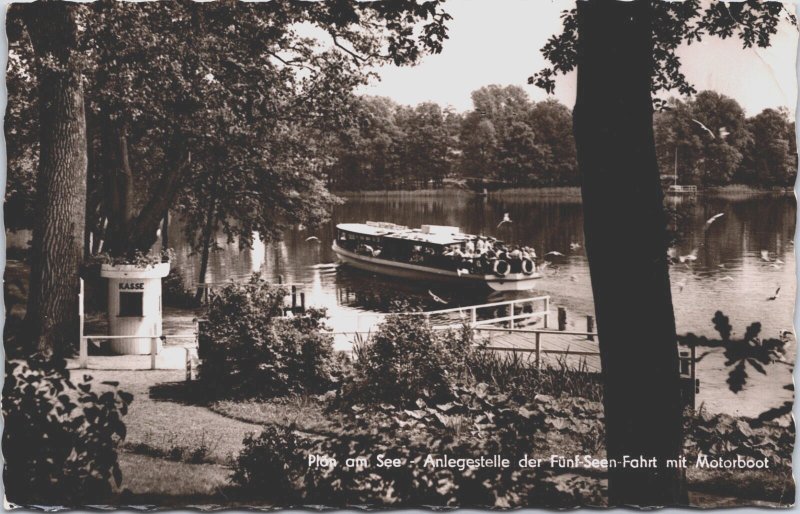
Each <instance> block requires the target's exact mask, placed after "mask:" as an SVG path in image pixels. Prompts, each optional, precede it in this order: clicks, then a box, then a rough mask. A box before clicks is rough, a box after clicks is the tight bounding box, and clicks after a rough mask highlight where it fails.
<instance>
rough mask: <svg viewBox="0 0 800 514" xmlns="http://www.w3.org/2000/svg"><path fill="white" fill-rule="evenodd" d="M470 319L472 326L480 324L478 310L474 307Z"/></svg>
mask: <svg viewBox="0 0 800 514" xmlns="http://www.w3.org/2000/svg"><path fill="white" fill-rule="evenodd" d="M470 318H471V319H470V324H471V325H472V326H473V327H474V326H475V325H476V324H477V323H478V309H477V308H476V307H475V306H474V305H473V306H472V313H471V315H470Z"/></svg>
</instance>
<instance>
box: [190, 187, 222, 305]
mask: <svg viewBox="0 0 800 514" xmlns="http://www.w3.org/2000/svg"><path fill="white" fill-rule="evenodd" d="M212 191H214V192H216V188H215V187H212ZM216 211H217V200H216V196H215V195H212V201H211V206H210V207H209V209H208V213H206V223H205V226H204V227H203V235H202V237H203V241H202V244H203V248H202V250H201V251H202V253H201V254H200V272H199V273H198V276H197V284H198V286H197V291H196V292H195V295H194V299H195V301H196V302H200V300H202V299H203V294H204V293H205V292H206V288H204V287H203V285H204V284H205V283H206V273H207V272H208V260H209V257H210V255H209V253H210V252H211V238H212V236H213V235H214V218H215V217H216V215H217V212H216Z"/></svg>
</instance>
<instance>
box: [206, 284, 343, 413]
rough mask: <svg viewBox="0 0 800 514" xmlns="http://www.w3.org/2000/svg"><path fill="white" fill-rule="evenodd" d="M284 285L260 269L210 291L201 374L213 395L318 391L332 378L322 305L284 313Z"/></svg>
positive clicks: (334, 369) (334, 372) (329, 342)
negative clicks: (272, 282) (262, 275)
mask: <svg viewBox="0 0 800 514" xmlns="http://www.w3.org/2000/svg"><path fill="white" fill-rule="evenodd" d="M286 294H287V292H286V290H285V289H283V288H280V287H273V286H270V285H269V284H267V283H266V282H264V281H263V280H262V279H261V278H260V276H259V275H257V274H256V275H254V276H253V278H252V279H251V280H250V281H249V282H248V283H246V284H230V285H228V286H225V287H224V288H222V289H221V290H220V291H219V292H218V293H216V294H214V295H213V296H212V297H211V301H210V304H209V307H208V314H207V319H208V323H207V325H206V332H205V334H204V337H207V338H208V340H209V341H210V342H211V344H210V347H209V349H208V351H207V354H206V355H203V362H202V365H201V368H200V378H201V380H202V381H203V382H204V384H205V385H206V386H207V388H208V389H209V392H210V393H212V394H215V395H216V396H225V397H231V396H246V397H254V396H262V397H274V396H284V395H288V394H305V393H319V392H324V391H326V390H327V389H329V388H330V387H331V385H332V383H333V382H335V381H336V375H337V360H336V359H335V358H334V355H333V338H332V337H331V336H330V335H329V334H327V333H325V332H324V331H323V328H324V326H323V320H324V318H325V311H323V310H317V309H309V310H307V311H306V312H305V314H303V315H299V316H294V317H283V316H282V312H283V302H284V298H285V297H286Z"/></svg>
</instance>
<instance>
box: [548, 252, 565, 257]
mask: <svg viewBox="0 0 800 514" xmlns="http://www.w3.org/2000/svg"><path fill="white" fill-rule="evenodd" d="M548 255H555V256H556V257H564V254H563V253H561V252H556V251H552V252H547V253H546V254H544V256H545V257H547V256H548Z"/></svg>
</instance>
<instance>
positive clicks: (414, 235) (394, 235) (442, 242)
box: [336, 221, 475, 246]
mask: <svg viewBox="0 0 800 514" xmlns="http://www.w3.org/2000/svg"><path fill="white" fill-rule="evenodd" d="M336 228H337V229H339V230H344V231H345V232H350V233H353V234H360V235H363V236H381V237H383V238H385V239H392V240H396V241H406V242H412V243H418V244H424V245H436V246H446V245H452V244H460V243H463V242H464V241H468V240H470V239H474V238H475V236H471V235H469V234H462V233H461V232H460V231H459V229H458V227H441V226H437V225H423V227H422V228H421V229H419V228H415V229H410V228H408V227H405V226H402V225H394V224H392V223H380V222H371V221H368V222H367V223H339V224H338V225H336Z"/></svg>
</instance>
